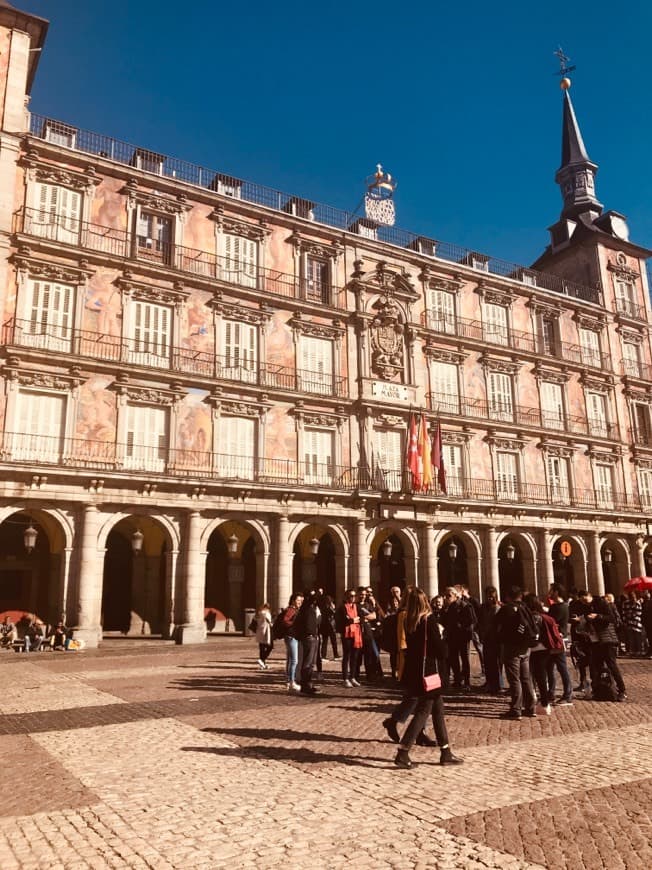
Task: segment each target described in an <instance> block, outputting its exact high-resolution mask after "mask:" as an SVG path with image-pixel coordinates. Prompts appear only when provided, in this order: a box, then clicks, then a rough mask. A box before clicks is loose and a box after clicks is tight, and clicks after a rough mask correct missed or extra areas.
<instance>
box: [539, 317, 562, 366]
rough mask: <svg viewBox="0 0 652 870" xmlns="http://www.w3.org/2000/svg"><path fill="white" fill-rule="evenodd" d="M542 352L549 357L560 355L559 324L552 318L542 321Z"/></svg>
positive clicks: (545, 318)
mask: <svg viewBox="0 0 652 870" xmlns="http://www.w3.org/2000/svg"><path fill="white" fill-rule="evenodd" d="M541 350H542V352H543V353H545V354H547V355H548V356H558V355H559V341H558V339H557V322H556V321H555V320H553V319H552V318H551V317H544V318H543V319H542V321H541Z"/></svg>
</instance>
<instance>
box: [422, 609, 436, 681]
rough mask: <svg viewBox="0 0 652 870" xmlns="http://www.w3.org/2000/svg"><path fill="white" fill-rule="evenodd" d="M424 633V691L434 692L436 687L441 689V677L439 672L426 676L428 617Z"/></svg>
mask: <svg viewBox="0 0 652 870" xmlns="http://www.w3.org/2000/svg"><path fill="white" fill-rule="evenodd" d="M424 629H425V630H424V633H423V667H422V670H421V677H422V679H423V691H424V692H432V691H433V690H434V689H441V677H440V676H439V674H428V676H426V652H427V650H428V620H427V618H426V624H425V626H424Z"/></svg>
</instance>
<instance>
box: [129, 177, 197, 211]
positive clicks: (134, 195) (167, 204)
mask: <svg viewBox="0 0 652 870" xmlns="http://www.w3.org/2000/svg"><path fill="white" fill-rule="evenodd" d="M120 193H124V194H126V195H127V207H128V208H134V207H135V206H136V205H139V206H140V207H141V208H145V209H148V210H151V211H155V212H159V213H162V214H165V215H178V216H183V215H185V214H186V213H187V212H189V211H190V210H191V208H192V206H191V205H190V204H189V203H188V201H187V197H186V195H185V193H180V194H178V195H177V196H170V195H168V194H165V193H159V192H157V191H152V190H141V189H139V188H138V182H137V181H135V179H131V180H130V181H128V182H127V184H126V186H125V187H124V188H123V189H122V190H121V191H120Z"/></svg>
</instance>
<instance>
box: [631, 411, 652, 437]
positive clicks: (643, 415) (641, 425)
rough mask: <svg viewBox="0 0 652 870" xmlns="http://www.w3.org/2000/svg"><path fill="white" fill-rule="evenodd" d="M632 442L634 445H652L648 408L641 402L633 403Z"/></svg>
mask: <svg viewBox="0 0 652 870" xmlns="http://www.w3.org/2000/svg"><path fill="white" fill-rule="evenodd" d="M632 410H633V412H634V415H633V416H634V441H635V443H636V444H644V445H645V446H648V447H649V446H650V445H652V430H651V427H650V407H649V405H645V404H643V403H642V402H634V405H633V408H632Z"/></svg>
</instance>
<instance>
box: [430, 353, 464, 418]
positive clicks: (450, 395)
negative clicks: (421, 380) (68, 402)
mask: <svg viewBox="0 0 652 870" xmlns="http://www.w3.org/2000/svg"><path fill="white" fill-rule="evenodd" d="M432 387H433V399H432V407H433V410H437V409H440V410H442V411H447V412H449V413H453V414H457V413H459V409H460V399H459V381H458V369H457V366H456V365H453V364H451V363H441V362H436V363H434V364H433V367H432Z"/></svg>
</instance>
